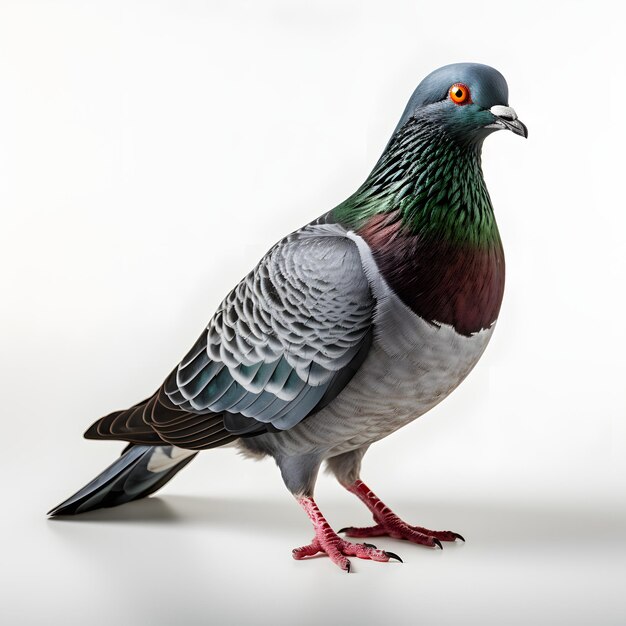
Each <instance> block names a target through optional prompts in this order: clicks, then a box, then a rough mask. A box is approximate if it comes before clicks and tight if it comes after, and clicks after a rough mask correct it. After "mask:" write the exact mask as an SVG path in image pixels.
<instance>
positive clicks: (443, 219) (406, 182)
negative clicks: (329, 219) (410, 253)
mask: <svg viewBox="0 0 626 626" xmlns="http://www.w3.org/2000/svg"><path fill="white" fill-rule="evenodd" d="M481 148H482V143H475V142H468V143H467V144H462V143H459V141H458V140H456V139H455V138H453V137H452V136H450V135H449V134H447V133H446V132H445V130H444V129H442V127H441V126H440V125H439V124H436V123H434V122H432V121H429V120H428V119H419V118H412V119H410V120H409V121H408V122H407V123H406V124H405V125H404V126H403V127H402V128H401V129H400V130H399V131H398V132H397V133H396V134H395V135H394V136H393V137H392V139H391V141H390V142H389V144H388V145H387V147H386V149H385V152H384V153H383V155H382V156H381V158H380V159H379V161H378V163H377V164H376V166H375V167H374V169H373V171H372V173H371V174H370V175H369V176H368V178H367V180H366V181H365V182H364V183H363V185H362V186H361V187H360V188H359V189H358V190H357V192H356V193H355V194H353V195H352V196H351V197H350V198H348V199H347V200H346V201H345V202H343V203H342V204H340V205H339V206H338V207H336V208H335V209H334V210H333V217H334V218H335V219H336V220H338V221H339V222H341V223H343V224H344V225H345V226H347V227H348V228H351V229H353V230H355V231H357V232H358V231H359V230H360V229H361V228H363V227H364V226H365V225H366V224H367V223H368V222H370V220H372V218H375V217H376V218H377V220H376V221H377V222H379V223H380V219H381V218H382V217H386V218H387V219H385V220H384V222H385V223H386V224H389V223H398V222H399V224H398V226H399V227H400V230H401V232H402V233H403V234H404V235H409V236H410V235H414V236H420V237H427V238H434V239H437V240H438V241H441V240H444V241H447V242H450V243H459V244H470V245H474V246H476V247H480V248H484V247H487V248H490V247H491V246H492V245H493V244H496V245H497V244H498V243H499V236H498V230H497V226H496V222H495V217H494V215H493V209H492V205H491V201H490V199H489V194H488V192H487V188H486V186H485V181H484V178H483V175H482V169H481V162H480V151H481Z"/></svg>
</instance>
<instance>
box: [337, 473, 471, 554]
mask: <svg viewBox="0 0 626 626" xmlns="http://www.w3.org/2000/svg"><path fill="white" fill-rule="evenodd" d="M344 487H345V488H346V489H347V490H348V491H350V492H352V493H353V494H355V495H356V496H357V497H358V498H359V499H360V500H361V501H362V502H364V503H365V506H367V508H368V509H369V510H370V511H371V512H372V515H373V516H374V521H375V522H376V525H375V526H368V527H366V528H354V527H352V526H350V527H348V528H342V529H341V530H340V531H339V532H340V533H341V532H345V533H346V534H347V535H348V536H349V537H380V536H383V535H388V536H389V537H393V538H394V539H407V540H408V541H411V542H413V543H419V544H421V545H424V546H431V547H433V546H439V547H440V548H443V546H442V545H441V542H442V541H456V540H457V539H461V540H462V541H465V539H463V537H462V536H461V535H459V534H458V533H453V532H452V531H451V530H428V528H422V527H421V526H410V525H409V524H407V523H406V522H404V521H402V520H401V519H400V518H399V517H398V516H397V515H396V514H395V513H394V512H393V511H392V510H391V509H390V508H389V507H388V506H387V505H386V504H385V503H384V502H382V501H381V500H379V499H378V497H377V496H376V494H374V492H372V491H371V490H370V489H369V487H368V486H367V485H366V484H365V483H363V482H362V481H360V480H357V481H356V482H354V483H352V484H351V485H344Z"/></svg>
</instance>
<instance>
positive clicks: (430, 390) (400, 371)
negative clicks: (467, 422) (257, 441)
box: [271, 320, 492, 457]
mask: <svg viewBox="0 0 626 626" xmlns="http://www.w3.org/2000/svg"><path fill="white" fill-rule="evenodd" d="M420 322H421V324H422V325H423V327H422V329H421V331H422V332H421V333H420V334H421V341H420V342H419V346H417V345H416V346H415V348H414V350H412V351H409V352H408V353H406V352H405V353H404V354H398V353H397V352H394V351H393V350H390V347H393V344H394V342H393V340H392V339H390V338H389V337H382V338H377V339H376V340H375V341H374V344H373V346H372V349H371V351H370V353H369V354H368V356H367V359H366V360H365V362H364V363H363V365H362V366H361V369H360V370H359V371H358V372H357V373H356V375H355V376H354V378H353V379H352V380H351V381H350V383H349V384H348V385H347V386H346V388H345V389H344V390H343V391H342V392H341V393H340V394H339V395H338V396H337V398H335V400H333V402H331V403H330V404H329V405H328V406H327V407H325V408H324V409H322V410H321V411H319V412H318V413H316V414H314V415H311V416H309V417H308V418H307V419H305V420H304V421H302V422H300V424H298V425H297V426H295V427H294V428H292V429H290V430H288V431H284V432H281V433H276V434H273V435H271V438H272V440H273V441H272V448H273V449H274V450H276V451H280V452H281V453H283V454H287V455H293V454H306V453H310V452H319V453H321V454H322V456H324V457H330V456H335V455H337V454H341V453H343V452H348V451H350V450H354V449H356V448H360V447H362V446H366V445H369V444H371V443H373V442H375V441H378V440H379V439H382V438H383V437H386V436H387V435H389V434H390V433H392V432H393V431H395V430H397V429H398V428H401V427H402V426H404V425H405V424H408V423H409V422H411V421H412V420H414V419H416V418H418V417H419V416H420V415H423V414H424V413H426V411H428V410H429V409H431V408H432V407H433V406H435V405H436V404H437V403H439V402H440V401H441V400H443V399H444V398H445V397H446V396H447V395H448V394H449V393H450V392H452V391H453V390H454V389H455V388H456V387H457V386H458V385H459V384H460V383H461V381H462V380H463V379H464V378H465V377H466V376H467V374H468V373H469V372H470V370H471V369H472V368H473V367H474V365H475V364H476V362H477V361H478V359H479V358H480V355H481V354H482V352H483V351H484V349H485V347H486V345H487V343H488V341H489V338H490V336H491V333H492V329H488V330H485V331H481V332H480V333H478V334H476V335H474V336H472V337H464V336H462V335H458V334H457V333H456V332H455V331H454V330H453V329H452V328H450V327H435V326H433V325H431V324H426V323H425V322H422V321H421V320H420ZM396 339H397V338H396ZM390 351H391V354H390Z"/></svg>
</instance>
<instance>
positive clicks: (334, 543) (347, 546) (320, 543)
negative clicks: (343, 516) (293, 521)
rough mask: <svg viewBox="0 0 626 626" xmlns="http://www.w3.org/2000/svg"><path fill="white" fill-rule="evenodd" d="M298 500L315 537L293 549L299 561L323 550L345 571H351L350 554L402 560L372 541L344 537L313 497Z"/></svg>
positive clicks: (361, 556)
mask: <svg viewBox="0 0 626 626" xmlns="http://www.w3.org/2000/svg"><path fill="white" fill-rule="evenodd" d="M298 501H299V502H300V504H301V506H302V507H303V508H304V510H305V511H306V512H307V514H308V516H309V517H310V518H311V521H312V522H313V526H314V527H315V537H313V541H312V542H311V543H310V544H308V545H306V546H302V547H301V548H296V549H295V550H293V551H292V555H293V558H294V559H296V560H298V561H299V560H301V559H305V558H307V557H310V556H314V555H315V554H318V553H320V552H323V553H324V554H326V556H328V557H329V558H330V560H331V561H332V562H333V563H335V564H336V565H338V566H339V567H340V568H341V569H342V570H344V571H345V572H349V571H350V560H349V559H348V558H347V557H349V556H355V557H357V558H359V559H369V560H371V561H380V562H386V561H389V559H398V561H400V562H402V559H401V558H400V557H399V556H398V555H397V554H394V553H393V552H385V551H384V550H379V549H378V548H376V546H373V545H372V544H370V543H352V542H351V541H346V540H345V539H342V538H341V537H339V535H337V533H336V532H335V531H334V530H333V529H332V528H331V527H330V525H329V524H328V522H327V521H326V519H325V518H324V516H323V515H322V513H321V512H320V510H319V509H318V508H317V505H316V504H315V502H314V500H313V499H312V498H300V499H299V500H298Z"/></svg>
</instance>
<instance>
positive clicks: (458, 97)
mask: <svg viewBox="0 0 626 626" xmlns="http://www.w3.org/2000/svg"><path fill="white" fill-rule="evenodd" d="M448 93H449V94H450V100H452V102H454V104H469V103H470V102H471V98H470V90H469V87H468V86H467V85H464V84H463V83H454V85H452V87H450V91H449V92H448Z"/></svg>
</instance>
